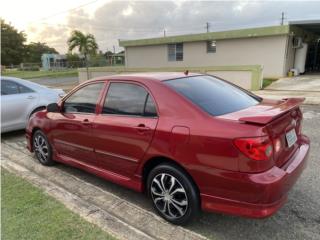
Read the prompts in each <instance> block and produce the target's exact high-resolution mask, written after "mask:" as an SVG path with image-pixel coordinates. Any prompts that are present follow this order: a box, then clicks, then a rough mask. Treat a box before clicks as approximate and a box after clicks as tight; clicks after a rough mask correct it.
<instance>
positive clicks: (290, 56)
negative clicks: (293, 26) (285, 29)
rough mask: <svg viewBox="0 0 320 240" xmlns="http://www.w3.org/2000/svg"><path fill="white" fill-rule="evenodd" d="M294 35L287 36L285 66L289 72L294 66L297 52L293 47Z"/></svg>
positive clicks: (285, 69)
mask: <svg viewBox="0 0 320 240" xmlns="http://www.w3.org/2000/svg"><path fill="white" fill-rule="evenodd" d="M292 40H293V36H288V37H287V51H286V55H285V67H284V73H286V74H287V73H288V72H289V70H290V69H291V68H293V67H294V56H295V53H296V50H295V49H294V48H292V46H293V42H292Z"/></svg>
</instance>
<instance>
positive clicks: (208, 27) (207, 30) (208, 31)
mask: <svg viewBox="0 0 320 240" xmlns="http://www.w3.org/2000/svg"><path fill="white" fill-rule="evenodd" d="M206 24H207V32H209V22H207V23H206Z"/></svg>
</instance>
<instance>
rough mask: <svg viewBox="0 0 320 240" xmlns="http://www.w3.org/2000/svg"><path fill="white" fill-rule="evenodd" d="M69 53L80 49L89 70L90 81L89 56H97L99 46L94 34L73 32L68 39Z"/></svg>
mask: <svg viewBox="0 0 320 240" xmlns="http://www.w3.org/2000/svg"><path fill="white" fill-rule="evenodd" d="M68 46H69V51H72V50H74V49H75V48H78V50H79V52H80V53H81V54H83V55H84V60H85V64H86V68H87V79H89V69H88V55H95V54H96V52H97V49H98V44H97V42H96V40H95V38H94V36H93V35H92V34H84V33H82V32H80V31H78V30H75V31H73V32H72V34H71V37H70V38H69V39H68Z"/></svg>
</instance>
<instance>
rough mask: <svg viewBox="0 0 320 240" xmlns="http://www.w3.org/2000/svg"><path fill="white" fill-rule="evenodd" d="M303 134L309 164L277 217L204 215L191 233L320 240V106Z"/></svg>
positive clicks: (120, 191) (132, 197)
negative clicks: (307, 141)
mask: <svg viewBox="0 0 320 240" xmlns="http://www.w3.org/2000/svg"><path fill="white" fill-rule="evenodd" d="M303 112H304V117H305V119H304V125H303V132H304V134H306V135H307V136H309V138H310V139H311V144H312V146H311V152H310V156H309V163H308V166H307V168H306V169H305V171H304V172H303V174H302V176H301V177H300V179H299V180H298V182H297V183H296V185H295V186H294V187H293V189H292V190H291V192H290V194H289V197H288V202H287V203H286V204H285V205H284V207H283V208H282V209H281V210H280V211H279V212H278V213H276V214H275V215H274V216H272V217H270V218H267V219H262V220H255V219H246V218H241V217H235V216H227V215H223V214H213V213H203V214H202V215H201V217H200V218H199V219H198V220H197V221H195V222H193V223H191V224H190V225H188V226H187V228H188V229H189V230H192V231H195V232H197V233H200V234H202V235H204V236H207V237H208V238H210V239H237V240H238V239H254V240H256V239H268V240H269V239H315V240H316V239H317V240H318V239H320V200H319V199H320V177H319V172H320V163H319V157H318V156H319V155H320V129H319V127H320V106H319V105H313V106H311V105H309V106H304V107H303ZM22 134H23V132H15V133H9V134H5V135H2V138H3V139H6V140H9V139H12V140H13V141H14V140H15V139H18V138H20V139H21V135H22ZM56 167H57V168H59V169H60V170H61V171H65V172H68V173H71V174H73V175H74V176H76V177H78V178H80V179H83V180H85V181H88V182H90V183H92V184H94V185H96V186H98V187H101V188H103V189H104V190H106V191H109V192H111V193H113V194H115V195H117V196H119V197H121V198H123V199H126V200H129V201H130V202H132V203H134V204H137V205H138V206H140V207H142V208H144V209H146V210H150V211H153V210H152V207H151V204H150V201H149V200H148V198H147V197H146V196H144V195H143V194H139V193H136V192H133V191H131V190H128V189H125V188H122V187H120V186H118V185H115V184H112V183H109V182H106V181H104V180H102V179H99V178H97V177H95V176H93V175H90V174H87V173H85V172H83V171H80V170H77V169H74V168H71V167H68V166H64V165H62V164H59V165H57V166H56Z"/></svg>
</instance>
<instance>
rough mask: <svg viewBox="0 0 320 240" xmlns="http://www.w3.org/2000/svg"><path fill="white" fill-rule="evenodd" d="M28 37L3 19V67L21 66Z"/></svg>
mask: <svg viewBox="0 0 320 240" xmlns="http://www.w3.org/2000/svg"><path fill="white" fill-rule="evenodd" d="M25 41H26V35H25V34H24V32H18V30H17V29H15V28H14V27H13V26H11V25H10V24H7V23H5V21H4V20H3V19H1V65H11V64H20V63H21V62H22V59H23V53H24V45H23V44H24V42H25Z"/></svg>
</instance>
